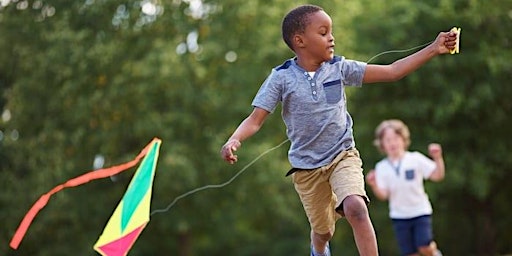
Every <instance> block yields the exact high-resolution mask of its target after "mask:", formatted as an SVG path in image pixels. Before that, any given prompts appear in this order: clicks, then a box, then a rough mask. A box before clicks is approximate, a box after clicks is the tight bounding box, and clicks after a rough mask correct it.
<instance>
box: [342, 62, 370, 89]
mask: <svg viewBox="0 0 512 256" xmlns="http://www.w3.org/2000/svg"><path fill="white" fill-rule="evenodd" d="M366 65H367V64H366V63H364V62H361V61H355V60H344V61H343V62H342V65H341V76H342V77H343V84H344V85H347V86H361V85H362V84H363V78H364V72H365V71H366Z"/></svg>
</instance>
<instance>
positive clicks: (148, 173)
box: [94, 140, 161, 256]
mask: <svg viewBox="0 0 512 256" xmlns="http://www.w3.org/2000/svg"><path fill="white" fill-rule="evenodd" d="M160 144H161V141H160V140H155V141H153V143H152V144H151V147H150V150H149V152H148V153H147V155H146V157H145V158H144V159H143V160H142V163H141V164H140V166H139V168H138V169H137V171H136V172H135V174H134V176H133V178H132V181H131V182H130V185H128V189H127V190H126V192H125V194H124V196H123V198H122V199H121V202H119V205H118V206H117V208H116V209H115V210H114V213H113V214H112V217H110V220H109V221H108V222H107V225H106V226H105V229H104V230H103V234H101V236H100V237H99V239H98V241H97V242H96V244H95V245H94V250H96V251H97V252H99V253H100V254H101V255H104V256H125V255H127V254H128V251H129V250H130V248H131V247H132V246H133V244H134V243H135V240H136V239H137V237H138V236H139V235H140V233H141V232H142V230H143V229H144V227H145V226H146V224H147V223H148V222H149V210H150V203H151V191H152V187H153V177H154V176H155V169H156V163H157V160H158V153H159V149H160Z"/></svg>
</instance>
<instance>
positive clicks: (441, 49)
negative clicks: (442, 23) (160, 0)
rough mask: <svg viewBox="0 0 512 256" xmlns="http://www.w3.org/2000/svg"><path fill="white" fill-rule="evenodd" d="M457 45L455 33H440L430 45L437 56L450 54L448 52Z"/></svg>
mask: <svg viewBox="0 0 512 256" xmlns="http://www.w3.org/2000/svg"><path fill="white" fill-rule="evenodd" d="M456 44H457V33H455V32H453V31H450V32H441V33H439V35H437V38H436V40H435V41H434V42H433V43H432V45H433V46H434V47H435V49H436V51H437V53H438V54H446V53H450V50H453V49H455V46H456Z"/></svg>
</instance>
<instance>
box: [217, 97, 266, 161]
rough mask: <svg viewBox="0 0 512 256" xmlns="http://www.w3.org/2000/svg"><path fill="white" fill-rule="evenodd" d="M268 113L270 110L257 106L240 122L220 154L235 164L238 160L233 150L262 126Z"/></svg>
mask: <svg viewBox="0 0 512 256" xmlns="http://www.w3.org/2000/svg"><path fill="white" fill-rule="evenodd" d="M268 114H269V112H268V111H266V110H263V109H261V108H257V107H255V108H254V110H253V111H252V113H251V114H250V115H249V116H248V117H247V118H245V119H244V121H242V123H240V125H239V126H238V128H236V130H235V132H234V133H233V135H231V137H229V139H228V141H227V142H226V143H225V144H224V145H223V146H222V148H221V150H220V154H221V156H222V158H223V159H224V160H225V161H226V162H228V163H230V164H234V163H235V162H236V161H237V160H238V157H237V155H235V154H233V152H234V151H236V150H237V149H238V148H239V147H240V146H241V145H242V143H241V142H242V141H243V140H245V139H247V138H249V137H251V136H252V135H253V134H255V133H256V132H257V131H258V130H259V129H260V128H261V126H262V125H263V123H264V122H265V119H266V117H267V116H268Z"/></svg>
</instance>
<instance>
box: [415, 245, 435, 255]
mask: <svg viewBox="0 0 512 256" xmlns="http://www.w3.org/2000/svg"><path fill="white" fill-rule="evenodd" d="M418 251H419V252H420V254H421V255H425V256H431V255H432V256H433V255H434V252H435V251H434V248H432V247H431V246H429V245H427V246H420V247H419V248H418Z"/></svg>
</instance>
